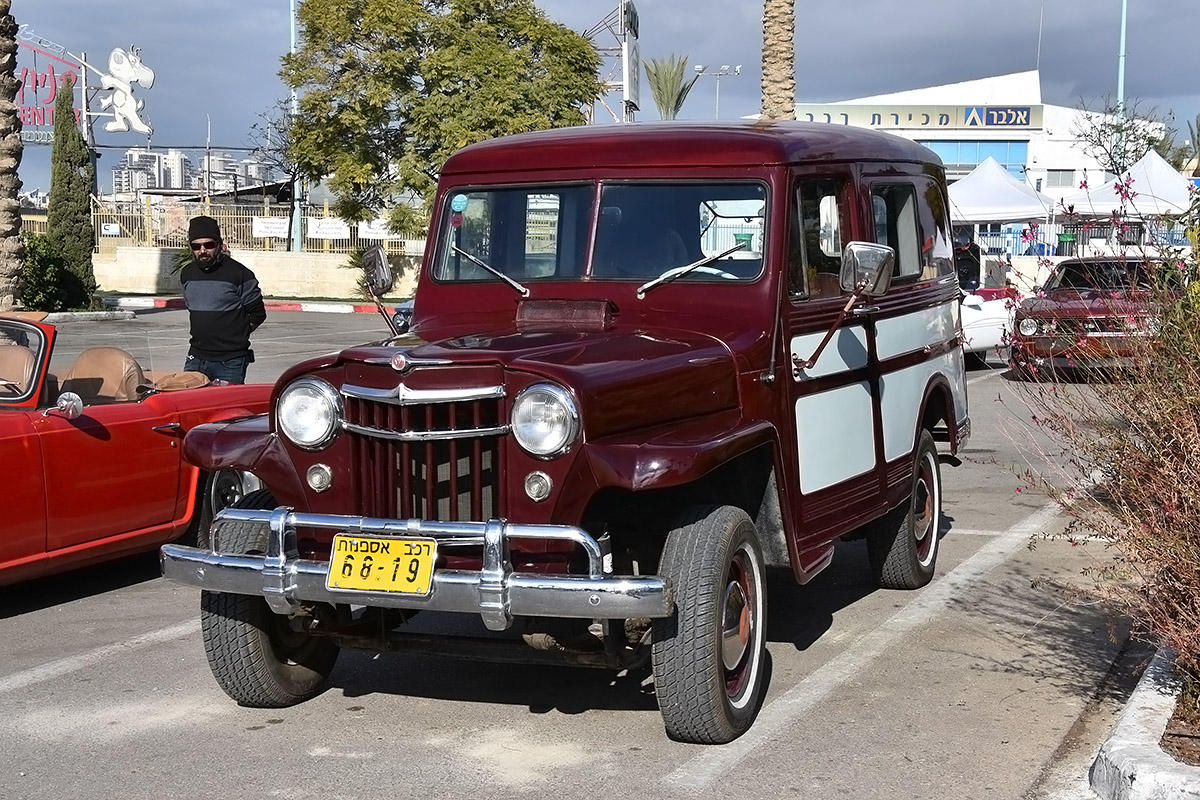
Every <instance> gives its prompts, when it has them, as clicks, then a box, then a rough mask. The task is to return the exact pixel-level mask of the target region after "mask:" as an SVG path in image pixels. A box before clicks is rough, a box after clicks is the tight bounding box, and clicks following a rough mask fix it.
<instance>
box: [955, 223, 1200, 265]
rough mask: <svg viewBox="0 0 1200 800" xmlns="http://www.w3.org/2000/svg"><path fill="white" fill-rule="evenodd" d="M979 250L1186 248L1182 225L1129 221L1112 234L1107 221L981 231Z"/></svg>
mask: <svg viewBox="0 0 1200 800" xmlns="http://www.w3.org/2000/svg"><path fill="white" fill-rule="evenodd" d="M976 241H977V242H978V243H979V247H980V249H981V250H982V251H983V252H984V253H985V254H987V255H994V256H1006V257H1012V256H1021V255H1043V256H1074V255H1078V254H1079V252H1080V249H1081V247H1082V246H1083V244H1084V243H1085V242H1095V241H1103V242H1108V243H1110V244H1112V245H1117V246H1145V247H1149V248H1154V247H1187V246H1189V243H1188V239H1187V234H1186V231H1185V230H1184V227H1183V226H1182V225H1171V226H1168V225H1166V224H1164V223H1160V222H1150V221H1145V222H1142V221H1130V222H1127V223H1125V224H1124V225H1120V226H1118V227H1117V229H1116V230H1115V231H1114V230H1113V225H1112V223H1111V222H1108V221H1099V222H1079V221H1072V222H1068V223H1053V224H1050V223H1046V224H1042V225H1039V226H1038V227H1037V229H1036V230H1035V231H1032V232H1030V231H1029V229H1028V228H1025V227H1022V226H1020V225H1006V226H1004V230H1002V231H999V232H997V231H991V232H988V231H980V232H979V233H978V234H977V235H976Z"/></svg>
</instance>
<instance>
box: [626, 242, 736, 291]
mask: <svg viewBox="0 0 1200 800" xmlns="http://www.w3.org/2000/svg"><path fill="white" fill-rule="evenodd" d="M746 244H747V243H746V242H738V243H737V244H735V245H734V246H733V247H731V248H729V249H728V250H726V251H725V252H723V253H716V254H715V255H711V256H705V257H704V258H702V259H700V260H699V261H693V262H692V263H691V264H685V265H684V266H682V267H671V268H670V269H669V270H667V271H666V272H664V273H663V274H662V275H659V276H658V277H657V278H655V279H654V280H652V281H648V282H646V283H643V284H642V285H641V286H639V287H638V288H637V297H638V300H641V299H642V298H643V297H645V296H646V293H647V292H649V291H650V290H651V289H653V288H654V287H655V286H661V285H662V284H664V283H670V282H671V281H673V280H676V279H677V278H682V277H683V276H684V275H687V274H688V273H689V272H692V271H693V270H697V269H700V268H701V267H703V266H707V265H708V264H711V263H712V262H714V261H716V260H718V259H721V258H724V257H725V256H727V255H729V254H730V253H734V252H737V251H738V250H741V249H742V248H743V247H745V246H746Z"/></svg>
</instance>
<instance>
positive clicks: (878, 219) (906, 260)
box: [871, 183, 922, 278]
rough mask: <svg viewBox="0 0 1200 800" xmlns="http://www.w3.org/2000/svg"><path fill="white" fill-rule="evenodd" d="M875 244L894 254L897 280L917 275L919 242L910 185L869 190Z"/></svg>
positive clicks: (914, 203)
mask: <svg viewBox="0 0 1200 800" xmlns="http://www.w3.org/2000/svg"><path fill="white" fill-rule="evenodd" d="M871 207H872V210H873V211H874V216H875V242H876V243H877V244H886V245H887V246H888V247H890V248H892V249H893V250H895V251H896V269H895V272H894V273H893V275H894V276H895V277H897V278H905V277H911V276H916V275H920V274H921V268H922V264H921V240H920V229H919V227H918V224H917V193H916V190H915V189H913V187H912V185H911V184H907V183H889V184H882V185H876V186H875V187H874V188H873V189H872V190H871Z"/></svg>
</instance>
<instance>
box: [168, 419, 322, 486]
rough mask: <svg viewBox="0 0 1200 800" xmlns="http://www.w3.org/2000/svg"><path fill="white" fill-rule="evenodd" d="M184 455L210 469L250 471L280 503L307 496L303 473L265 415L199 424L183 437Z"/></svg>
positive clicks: (185, 457)
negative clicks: (298, 470) (294, 464)
mask: <svg viewBox="0 0 1200 800" xmlns="http://www.w3.org/2000/svg"><path fill="white" fill-rule="evenodd" d="M183 457H184V459H186V460H187V461H188V463H190V464H195V465H196V466H197V467H200V468H201V469H203V470H206V471H208V472H215V471H217V470H221V469H238V470H242V471H244V472H251V473H253V474H254V475H256V476H258V478H259V479H260V480H262V482H263V483H265V484H266V485H267V487H268V488H269V489H270V490H271V492H272V493H273V494H274V495H275V499H276V500H278V501H279V502H280V503H284V504H295V503H297V502H299V501H300V499H301V498H302V497H303V496H304V490H303V487H302V485H301V483H300V476H299V475H298V474H297V473H296V470H295V468H294V467H293V465H292V460H291V458H290V457H289V456H288V454H287V452H286V451H285V450H284V447H283V443H282V442H280V440H279V437H278V436H276V435H275V434H274V433H273V432H272V431H271V429H270V425H269V423H268V420H267V415H266V414H259V415H257V416H253V417H245V418H243V419H235V420H228V421H224V422H208V423H205V424H203V425H197V426H196V427H194V428H192V429H191V430H190V431H188V432H187V435H186V436H184V438H183Z"/></svg>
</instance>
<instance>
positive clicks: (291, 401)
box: [275, 378, 342, 450]
mask: <svg viewBox="0 0 1200 800" xmlns="http://www.w3.org/2000/svg"><path fill="white" fill-rule="evenodd" d="M275 414H276V419H277V421H278V423H279V430H280V431H282V432H283V435H284V436H286V437H287V438H288V439H289V440H290V441H292V442H294V443H295V444H296V445H297V446H299V447H303V448H304V449H306V450H317V449H320V448H322V447H324V446H325V445H327V444H329V443H330V442H331V441H333V438H334V437H335V436H337V433H338V429H339V426H340V425H341V421H342V398H341V397H340V396H339V395H338V393H337V390H336V389H334V388H333V387H332V386H330V385H329V384H328V383H326V382H325V381H323V380H321V379H320V378H301V379H300V380H298V381H296V382H294V383H292V384H291V385H290V386H288V387H287V388H286V389H284V390H283V393H282V394H281V395H279V405H278V406H277V407H276V412H275Z"/></svg>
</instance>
